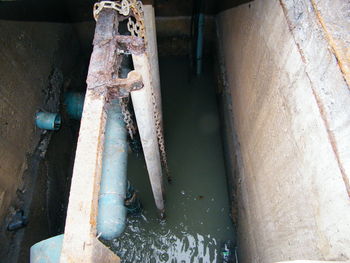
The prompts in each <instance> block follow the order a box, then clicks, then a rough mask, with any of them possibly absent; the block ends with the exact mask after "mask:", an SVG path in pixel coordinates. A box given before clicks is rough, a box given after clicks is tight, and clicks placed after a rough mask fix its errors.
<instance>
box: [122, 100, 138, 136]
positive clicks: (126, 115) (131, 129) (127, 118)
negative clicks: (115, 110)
mask: <svg viewBox="0 0 350 263" xmlns="http://www.w3.org/2000/svg"><path fill="white" fill-rule="evenodd" d="M119 103H120V108H121V110H122V114H123V119H124V122H125V126H126V129H127V130H128V133H129V135H130V138H131V140H133V139H134V134H136V126H135V123H134V120H133V119H132V114H131V113H130V111H129V107H128V106H129V97H126V98H120V99H119Z"/></svg>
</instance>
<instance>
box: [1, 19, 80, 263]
mask: <svg viewBox="0 0 350 263" xmlns="http://www.w3.org/2000/svg"><path fill="white" fill-rule="evenodd" d="M0 32H1V35H0V57H1V63H0V79H1V82H0V226H1V229H0V233H1V235H0V244H1V248H0V258H1V262H8V261H7V260H9V261H10V262H16V261H17V258H18V257H19V249H20V246H21V241H22V239H23V237H24V239H25V240H27V241H28V242H27V241H25V243H26V248H27V249H28V246H30V245H31V243H32V241H33V242H35V241H39V240H37V238H40V237H41V236H43V235H47V234H48V233H50V232H52V229H48V228H50V226H49V225H47V224H50V222H48V219H49V217H50V216H48V215H47V214H46V207H45V208H44V207H42V204H45V203H46V201H47V200H46V199H45V198H50V192H51V190H49V189H46V182H45V181H46V180H48V178H47V177H48V174H49V173H51V172H52V170H51V169H49V171H47V170H46V171H45V172H44V169H43V168H42V164H40V160H42V158H43V157H44V155H45V150H46V147H47V143H48V139H49V137H50V136H40V134H41V131H40V130H39V129H37V128H36V127H35V124H34V116H35V112H36V111H37V110H39V109H42V110H48V111H57V110H58V104H59V95H60V90H61V89H62V88H63V85H64V81H65V77H66V75H69V73H70V70H71V67H72V63H73V61H74V59H73V56H72V55H71V54H72V53H73V52H74V51H75V49H74V44H73V42H74V41H73V40H72V38H71V34H72V30H71V26H70V25H64V24H54V23H34V22H10V21H0ZM63 46H64V48H63V49H62V47H63ZM39 140H41V145H40V146H39V145H38V144H39ZM67 143H69V142H67ZM37 146H38V147H37ZM61 146H62V147H60V149H62V148H64V147H65V146H66V144H62V145H61ZM70 147H71V145H70ZM36 148H37V150H35V149H36ZM51 152H55V150H53V151H51ZM56 153H57V151H56ZM63 159H68V161H69V155H68V157H67V155H66V156H64V157H62V158H61V156H60V158H57V159H56V160H63ZM56 160H54V161H53V162H50V161H48V162H46V165H48V166H50V167H51V165H52V164H57V165H58V166H59V165H60V164H58V162H55V161H56ZM44 165H45V164H44ZM62 173H64V172H63V170H62ZM37 178H38V184H39V185H38V186H37V185H36V184H37V180H36V179H37ZM63 179H64V178H63ZM58 188H60V186H58V185H55V189H58ZM60 189H61V188H60ZM46 190H47V191H46ZM33 193H36V196H40V197H42V198H43V199H42V200H39V201H40V202H37V203H36V204H35V208H34V211H32V212H33V213H30V210H31V209H30V207H31V200H32V196H31V195H32V194H33ZM59 199H60V200H61V198H59ZM35 200H37V201H38V199H35ZM35 200H34V201H35ZM56 204H57V205H58V206H60V204H61V202H60V201H59V200H57V199H56ZM52 208H54V209H55V208H57V207H56V206H55V205H54V207H52ZM52 208H49V210H50V211H53V210H52ZM16 209H23V210H24V212H25V214H26V215H27V216H29V220H30V222H32V224H31V225H30V226H34V225H35V222H44V223H43V224H42V225H41V231H40V233H38V232H36V231H29V232H28V231H27V230H24V229H22V230H20V231H16V232H8V231H6V224H7V223H8V220H9V219H10V217H11V212H14V211H15V210H16ZM58 209H60V208H58ZM50 211H49V212H50ZM34 215H35V219H33V217H34ZM56 218H58V217H56ZM35 220H36V221H35ZM51 227H55V224H53V225H51ZM29 228H31V227H29ZM39 229H40V228H39ZM27 232H28V233H27ZM53 232H54V231H53ZM35 233H37V236H36V235H33V234H35ZM27 234H28V235H31V237H30V238H27V237H28V236H27ZM45 238H46V236H45ZM27 252H28V251H24V252H21V254H22V255H27ZM13 253H14V254H13ZM24 260H25V262H26V260H27V259H24Z"/></svg>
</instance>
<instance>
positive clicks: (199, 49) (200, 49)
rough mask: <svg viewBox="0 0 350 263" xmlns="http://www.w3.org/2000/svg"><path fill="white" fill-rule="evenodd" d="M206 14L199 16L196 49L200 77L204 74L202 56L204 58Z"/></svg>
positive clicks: (197, 70)
mask: <svg viewBox="0 0 350 263" xmlns="http://www.w3.org/2000/svg"><path fill="white" fill-rule="evenodd" d="M204 23H205V20H204V14H203V13H199V15H198V35H197V49H196V60H197V63H196V73H197V75H200V74H201V73H202V56H203V34H204Z"/></svg>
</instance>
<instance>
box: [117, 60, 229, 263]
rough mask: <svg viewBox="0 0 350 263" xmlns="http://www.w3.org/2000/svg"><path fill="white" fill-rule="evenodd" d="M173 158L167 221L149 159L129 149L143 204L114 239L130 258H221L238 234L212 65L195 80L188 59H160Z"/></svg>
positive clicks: (126, 258) (168, 142)
mask: <svg viewBox="0 0 350 263" xmlns="http://www.w3.org/2000/svg"><path fill="white" fill-rule="evenodd" d="M160 72H161V82H162V96H163V114H164V122H165V137H166V146H167V153H168V162H169V167H170V171H171V176H172V178H173V182H172V184H171V185H166V217H167V218H166V220H165V221H164V222H160V221H159V220H158V219H157V216H156V210H155V205H154V201H153V197H152V193H151V188H150V184H149V180H148V175H147V171H146V166H145V164H144V160H143V159H141V158H137V157H136V156H134V155H130V156H129V170H128V173H129V180H130V181H131V182H132V184H133V185H134V186H135V188H136V189H137V190H138V192H139V196H140V198H141V201H142V204H143V207H144V211H143V214H142V216H141V217H135V218H132V217H129V218H128V224H127V229H126V231H125V233H124V234H123V235H122V236H121V237H120V238H118V239H117V240H114V241H113V244H112V247H113V250H114V251H116V252H117V254H118V255H119V256H120V257H121V258H122V260H123V262H171V263H175V262H203V263H206V262H220V261H221V260H220V259H221V244H222V243H223V242H224V241H226V240H233V238H234V233H233V228H232V223H231V221H230V217H229V201H228V194H227V186H226V177H225V170H224V163H223V152H222V145H221V140H220V131H219V120H218V113H217V106H216V98H215V91H214V89H215V86H214V85H215V83H214V80H213V73H212V72H211V69H210V68H209V69H207V70H206V71H205V72H204V74H203V76H201V77H200V78H198V79H193V80H192V81H191V83H189V81H188V75H189V73H188V60H187V59H186V58H174V57H169V58H162V59H160Z"/></svg>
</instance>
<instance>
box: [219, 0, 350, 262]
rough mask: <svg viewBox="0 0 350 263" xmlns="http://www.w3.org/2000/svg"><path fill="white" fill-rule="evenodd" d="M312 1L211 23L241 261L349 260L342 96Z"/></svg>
mask: <svg viewBox="0 0 350 263" xmlns="http://www.w3.org/2000/svg"><path fill="white" fill-rule="evenodd" d="M324 2H325V1H324ZM319 3H321V4H322V1H306V0H305V1H289V0H285V1H284V0H281V1H278V0H259V1H254V2H251V3H249V4H245V5H242V6H240V7H237V8H234V9H229V10H226V11H224V12H222V13H221V14H220V15H219V16H218V30H219V40H220V51H221V52H222V57H223V61H224V66H225V67H224V69H225V71H226V79H227V83H226V90H225V91H224V92H225V93H226V94H228V95H229V96H230V100H229V101H228V104H230V105H231V106H232V112H233V116H231V119H230V120H229V121H232V124H233V126H234V129H235V132H236V138H237V139H236V141H235V138H234V136H232V134H231V139H230V140H232V141H234V142H233V143H232V142H231V143H232V145H236V149H235V150H236V152H235V153H234V154H232V155H231V158H232V159H234V158H237V160H236V161H232V163H233V164H235V163H236V164H238V166H239V167H238V170H239V173H238V174H239V175H238V176H237V178H235V182H236V183H237V184H238V186H237V189H238V193H237V196H236V201H238V203H239V206H238V246H239V254H240V259H241V261H240V262H248V263H251V262H266V263H267V262H277V261H285V260H300V259H305V260H339V261H341V260H349V259H350V199H349V188H348V187H349V185H348V179H349V172H348V169H347V167H348V166H349V165H350V162H349V158H348V152H349V149H350V140H349V138H350V136H349V134H350V92H349V87H348V85H347V83H346V81H345V78H344V75H343V72H342V69H341V67H340V66H339V64H338V63H340V62H341V61H339V59H337V58H338V57H337V56H336V54H335V53H334V52H332V50H333V49H332V41H330V37H329V35H327V34H328V33H329V32H327V30H326V29H325V26H324V25H322V23H320V17H321V16H322V13H320V12H319V11H320V10H317V7H318V5H319ZM331 8H334V9H336V8H340V9H342V12H343V14H345V13H346V10H349V8H348V6H345V5H343V6H337V4H334V6H332V7H331ZM344 8H346V9H345V10H344ZM334 11H335V12H333V13H334V14H339V12H336V10H334ZM328 13H332V12H328ZM343 19H344V17H343ZM338 20H339V19H338ZM340 21H342V20H340ZM343 21H345V20H343ZM338 37H339V36H338ZM344 37H345V36H344ZM347 37H348V36H347ZM230 105H229V106H227V108H230ZM346 149H347V150H346ZM234 168H235V167H234ZM234 168H233V169H232V170H235V169H234Z"/></svg>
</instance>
